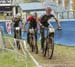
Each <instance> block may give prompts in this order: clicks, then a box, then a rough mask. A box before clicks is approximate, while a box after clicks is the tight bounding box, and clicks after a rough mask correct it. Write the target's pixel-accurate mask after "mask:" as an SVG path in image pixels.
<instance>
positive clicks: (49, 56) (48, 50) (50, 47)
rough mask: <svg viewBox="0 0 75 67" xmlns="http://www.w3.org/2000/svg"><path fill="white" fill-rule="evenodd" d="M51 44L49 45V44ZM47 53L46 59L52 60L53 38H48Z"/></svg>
mask: <svg viewBox="0 0 75 67" xmlns="http://www.w3.org/2000/svg"><path fill="white" fill-rule="evenodd" d="M50 42H51V43H50ZM47 52H48V58H49V59H52V57H53V52H54V38H53V37H50V38H49V42H48V47H47Z"/></svg>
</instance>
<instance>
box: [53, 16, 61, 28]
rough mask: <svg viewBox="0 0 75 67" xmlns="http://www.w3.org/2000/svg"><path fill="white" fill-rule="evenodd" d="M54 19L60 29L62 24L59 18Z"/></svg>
mask: <svg viewBox="0 0 75 67" xmlns="http://www.w3.org/2000/svg"><path fill="white" fill-rule="evenodd" d="M54 19H55V20H56V22H57V25H58V29H60V28H61V24H60V21H59V20H58V18H56V17H54Z"/></svg>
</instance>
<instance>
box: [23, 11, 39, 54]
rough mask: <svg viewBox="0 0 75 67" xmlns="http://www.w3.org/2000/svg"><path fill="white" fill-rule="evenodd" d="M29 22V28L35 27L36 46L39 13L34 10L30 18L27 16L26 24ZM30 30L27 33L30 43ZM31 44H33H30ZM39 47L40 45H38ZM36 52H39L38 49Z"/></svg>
mask: <svg viewBox="0 0 75 67" xmlns="http://www.w3.org/2000/svg"><path fill="white" fill-rule="evenodd" d="M28 22H29V28H28V30H29V29H32V28H33V29H34V31H35V39H36V44H35V45H36V47H37V30H36V29H37V13H36V12H34V13H32V14H31V15H30V16H29V17H28V18H27V21H26V22H25V24H24V26H25V25H26V24H27V23H28ZM29 34H30V33H29V32H28V33H27V42H28V43H29ZM30 46H31V45H30ZM37 48H38V47H37ZM36 53H38V49H37V51H36Z"/></svg>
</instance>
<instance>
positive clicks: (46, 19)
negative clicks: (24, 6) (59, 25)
mask: <svg viewBox="0 0 75 67" xmlns="http://www.w3.org/2000/svg"><path fill="white" fill-rule="evenodd" d="M52 17H55V16H54V15H52V14H51V15H49V16H47V15H46V14H45V15H43V16H42V17H41V24H43V25H44V26H45V27H48V26H49V24H48V20H49V19H51V18H52Z"/></svg>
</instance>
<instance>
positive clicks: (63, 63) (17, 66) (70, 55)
mask: <svg viewBox="0 0 75 67" xmlns="http://www.w3.org/2000/svg"><path fill="white" fill-rule="evenodd" d="M6 37H9V38H8V39H9V40H10V41H11V42H12V43H13V39H12V37H10V36H6ZM5 40H6V42H7V38H5ZM7 44H8V42H7ZM38 46H39V54H35V53H33V52H31V54H32V55H33V56H34V58H35V59H36V60H37V61H38V62H39V63H40V64H41V65H43V67H75V47H69V46H63V45H57V44H55V46H54V55H53V58H52V59H51V60H49V59H48V58H47V57H42V54H41V51H40V43H38ZM10 47H11V46H10ZM14 57H15V56H14V54H13V53H9V52H5V53H2V52H0V66H2V67H25V63H24V62H23V61H22V62H20V61H18V62H16V60H15V59H14ZM27 63H28V65H29V66H28V67H34V66H35V64H34V63H33V62H32V60H31V58H30V57H29V56H28V60H27Z"/></svg>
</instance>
